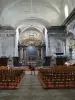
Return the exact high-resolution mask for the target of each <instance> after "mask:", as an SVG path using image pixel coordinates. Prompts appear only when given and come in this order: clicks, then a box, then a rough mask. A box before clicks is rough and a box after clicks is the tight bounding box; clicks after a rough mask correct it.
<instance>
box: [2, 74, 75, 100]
mask: <svg viewBox="0 0 75 100" xmlns="http://www.w3.org/2000/svg"><path fill="white" fill-rule="evenodd" d="M0 100H75V89H43V88H42V87H41V84H40V82H39V80H38V76H37V75H30V72H27V74H26V75H25V76H24V80H23V82H22V84H21V86H20V88H19V89H17V90H0Z"/></svg>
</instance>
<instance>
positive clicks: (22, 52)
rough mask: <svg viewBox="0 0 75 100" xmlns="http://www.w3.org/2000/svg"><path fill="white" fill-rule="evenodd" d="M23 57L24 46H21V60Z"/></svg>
mask: <svg viewBox="0 0 75 100" xmlns="http://www.w3.org/2000/svg"><path fill="white" fill-rule="evenodd" d="M22 59H23V48H21V60H22Z"/></svg>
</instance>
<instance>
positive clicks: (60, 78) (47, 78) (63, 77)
mask: <svg viewBox="0 0 75 100" xmlns="http://www.w3.org/2000/svg"><path fill="white" fill-rule="evenodd" d="M38 75H39V77H40V78H41V79H42V81H43V82H44V84H45V85H46V86H47V87H50V86H53V87H58V88H59V87H61V86H62V87H65V88H66V87H68V88H70V87H75V67H52V68H47V69H39V74H38Z"/></svg>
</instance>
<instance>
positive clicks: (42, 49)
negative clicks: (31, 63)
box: [41, 47, 44, 64]
mask: <svg viewBox="0 0 75 100" xmlns="http://www.w3.org/2000/svg"><path fill="white" fill-rule="evenodd" d="M43 60H44V48H43V47H41V62H42V64H43V62H44V61H43Z"/></svg>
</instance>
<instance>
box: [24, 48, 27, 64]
mask: <svg viewBox="0 0 75 100" xmlns="http://www.w3.org/2000/svg"><path fill="white" fill-rule="evenodd" d="M26 58H27V55H26V48H24V62H25V63H26Z"/></svg>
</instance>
